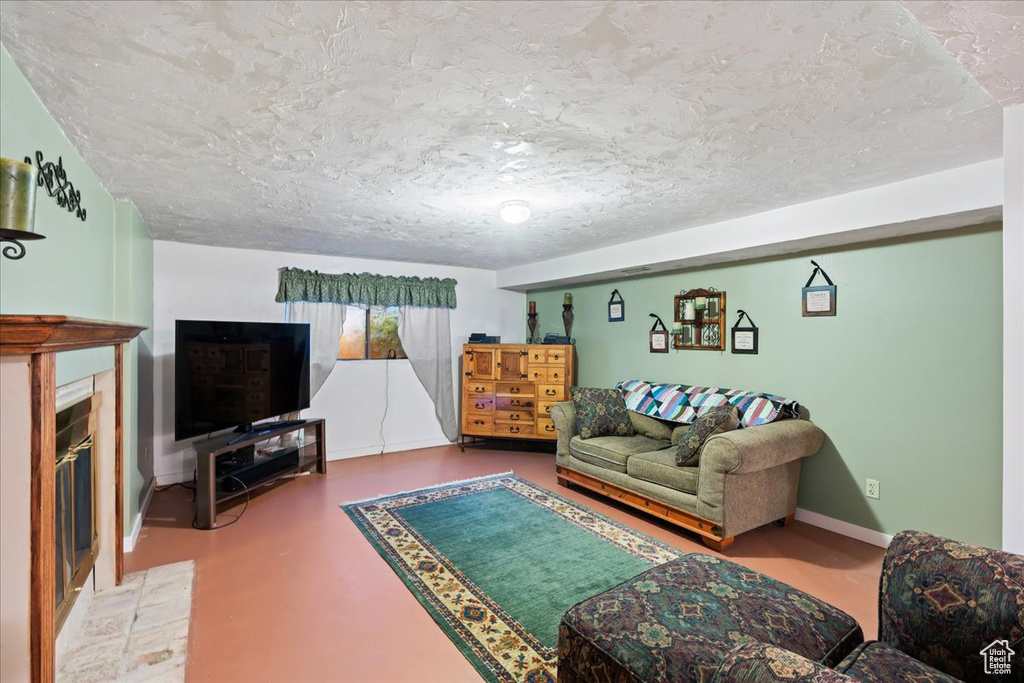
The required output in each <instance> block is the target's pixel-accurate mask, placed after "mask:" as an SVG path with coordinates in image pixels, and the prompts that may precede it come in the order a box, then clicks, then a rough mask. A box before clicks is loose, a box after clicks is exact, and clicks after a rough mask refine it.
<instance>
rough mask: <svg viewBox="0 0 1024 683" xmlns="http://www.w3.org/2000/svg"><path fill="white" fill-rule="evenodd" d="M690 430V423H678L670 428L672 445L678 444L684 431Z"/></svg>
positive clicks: (684, 434) (684, 433)
mask: <svg viewBox="0 0 1024 683" xmlns="http://www.w3.org/2000/svg"><path fill="white" fill-rule="evenodd" d="M688 431H690V425H679V426H678V427H676V428H675V429H673V430H672V445H673V446H678V445H679V442H680V441H682V440H683V437H684V436H686V433H687V432H688Z"/></svg>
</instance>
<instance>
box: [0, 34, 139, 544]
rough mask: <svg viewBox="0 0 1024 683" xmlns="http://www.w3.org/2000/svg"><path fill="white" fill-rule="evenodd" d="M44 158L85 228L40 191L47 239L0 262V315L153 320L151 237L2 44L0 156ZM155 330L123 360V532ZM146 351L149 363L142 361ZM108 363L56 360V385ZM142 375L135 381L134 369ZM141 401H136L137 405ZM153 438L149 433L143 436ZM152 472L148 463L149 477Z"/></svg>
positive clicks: (100, 356) (130, 517)
mask: <svg viewBox="0 0 1024 683" xmlns="http://www.w3.org/2000/svg"><path fill="white" fill-rule="evenodd" d="M36 150H39V151H41V152H42V153H43V158H44V161H53V162H56V161H57V158H58V157H60V158H61V159H62V161H63V166H64V169H65V171H66V172H67V176H68V179H69V180H70V181H71V182H72V183H73V184H74V186H75V189H76V190H79V191H80V192H81V193H82V206H84V207H85V209H86V211H87V217H86V220H85V221H84V222H83V221H81V220H79V219H78V218H76V217H75V215H74V214H73V213H68V212H67V211H66V210H65V209H62V208H61V207H59V206H57V203H56V200H55V199H54V198H52V197H49V196H47V195H46V193H45V191H43V190H42V189H40V191H39V193H38V194H37V197H36V222H35V225H36V231H37V232H39V233H41V234H43V235H46V239H44V240H39V241H33V242H28V243H26V244H27V253H26V255H25V257H24V258H22V259H21V260H18V261H11V260H9V259H0V313H4V314H9V313H52V314H60V315H71V316H76V317H81V318H95V319H99V320H117V321H121V322H136V323H139V324H143V325H147V326H151V325H152V321H153V240H152V238H151V237H150V235H149V230H148V229H147V228H146V224H145V222H143V220H142V217H141V216H140V215H139V213H138V211H137V210H136V209H135V207H134V206H133V205H131V203H130V202H122V201H118V202H115V201H114V199H113V198H112V197H111V196H110V193H109V192H107V190H106V189H105V188H104V187H103V185H102V183H101V182H100V181H99V178H97V177H96V175H95V174H94V173H93V172H92V170H90V169H89V167H88V166H87V165H86V163H85V161H84V160H83V159H82V157H81V156H80V155H79V154H78V152H77V151H76V150H75V149H74V147H72V145H71V143H70V142H69V141H68V139H67V138H66V137H65V135H64V132H63V131H62V130H61V128H60V126H59V125H58V124H57V122H56V121H54V119H53V117H51V116H50V114H49V112H47V111H46V108H45V107H44V106H43V104H42V102H40V100H39V98H38V97H37V96H36V94H35V92H34V91H33V90H32V88H31V86H30V85H29V84H28V82H27V81H26V80H25V78H24V76H23V75H22V74H21V72H20V71H19V70H18V67H17V65H16V64H15V63H14V60H13V59H11V56H10V55H9V54H8V53H7V50H6V49H4V48H3V47H2V46H0V156H5V157H9V158H14V159H19V160H20V159H22V158H24V157H26V156H29V157H33V158H34V157H35V152H36ZM151 348H152V333H147V335H145V336H144V337H143V338H142V339H141V340H139V341H136V342H133V344H132V347H131V348H130V349H129V352H128V353H127V354H126V356H127V360H128V366H127V367H126V387H125V388H126V390H127V393H126V395H125V406H126V407H125V412H126V417H128V418H129V421H127V422H126V423H125V424H126V440H127V442H128V443H129V444H130V447H129V448H127V449H126V453H125V460H126V462H125V497H126V499H127V501H128V504H127V506H126V509H125V531H126V532H127V531H129V530H130V528H131V524H132V523H133V522H134V518H135V515H136V514H137V513H138V510H139V502H140V496H141V491H142V490H144V488H145V486H146V484H147V482H148V477H147V476H146V472H147V468H146V460H147V458H149V460H150V463H151V459H152V447H151V445H150V446H147V444H146V443H145V434H141V435H140V433H139V432H140V421H141V423H142V426H143V427H144V426H145V424H146V420H147V416H146V415H145V406H146V405H149V406H150V409H149V415H148V428H149V434H150V435H151V434H152V409H151V408H152V399H151V397H149V394H150V393H151V392H152V353H151V352H150V351H149V349H151ZM147 353H148V356H149V360H148V366H147V361H146V354H147ZM113 366H114V353H113V350H112V349H109V348H107V349H92V350H86V351H72V352H68V353H61V354H58V355H57V383H58V385H60V384H65V383H67V382H71V381H74V380H76V379H81V378H82V377H86V376H89V375H92V374H95V373H97V372H102V371H104V370H108V369H110V368H112V367H113ZM147 367H148V372H149V376H148V377H146V376H145V375H144V374H143V376H141V377H140V374H139V371H140V368H141V369H142V370H143V372H144V373H145V370H146V368H147ZM140 399H141V400H140ZM149 438H150V439H151V436H150V437H149ZM151 471H152V465H151V464H150V465H149V467H148V472H151Z"/></svg>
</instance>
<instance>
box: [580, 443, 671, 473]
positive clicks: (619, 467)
mask: <svg viewBox="0 0 1024 683" xmlns="http://www.w3.org/2000/svg"><path fill="white" fill-rule="evenodd" d="M667 445H668V442H667V441H660V440H658V439H652V438H650V437H649V436H641V435H639V434H636V435H634V436H597V437H594V438H593V439H584V438H581V437H579V436H574V437H572V441H570V442H569V452H570V453H571V454H572V455H574V456H576V457H577V458H579V459H580V460H582V461H583V462H589V463H590V464H591V465H597V466H598V467H604V468H605V469H609V470H615V471H616V472H622V473H623V474H625V473H626V461H627V460H629V458H630V457H631V456H633V455H636V454H637V453H647V452H649V451H656V450H658V449H661V448H664V447H665V446H667Z"/></svg>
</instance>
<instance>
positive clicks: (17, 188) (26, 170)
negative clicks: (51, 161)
mask: <svg viewBox="0 0 1024 683" xmlns="http://www.w3.org/2000/svg"><path fill="white" fill-rule="evenodd" d="M38 173H39V171H38V170H37V169H36V167H35V166H32V165H31V164H25V163H22V162H20V161H15V160H14V159H7V158H0V228H2V229H4V230H17V231H19V232H33V229H34V224H35V216H36V178H37V177H38Z"/></svg>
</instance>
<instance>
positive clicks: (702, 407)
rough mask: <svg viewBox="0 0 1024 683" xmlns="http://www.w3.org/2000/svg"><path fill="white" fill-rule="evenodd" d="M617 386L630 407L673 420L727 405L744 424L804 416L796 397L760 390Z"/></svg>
mask: <svg viewBox="0 0 1024 683" xmlns="http://www.w3.org/2000/svg"><path fill="white" fill-rule="evenodd" d="M615 386H616V388H617V389H619V391H621V392H622V396H623V398H624V399H625V401H626V407H627V408H628V409H630V410H632V411H634V412H637V413H640V414H642V415H649V416H650V417H657V418H660V419H662V420H669V421H670V422H681V423H683V424H690V423H692V422H693V421H694V420H695V419H697V418H698V417H700V416H701V415H703V414H704V413H706V412H708V411H709V410H712V409H713V408H717V407H719V406H724V405H733V406H736V408H737V409H738V410H739V413H740V425H741V426H743V427H753V426H756V425H762V424H767V423H769V422H772V421H773V420H778V419H782V418H791V417H793V418H795V417H800V404H799V403H797V402H796V401H794V400H792V399H789V398H783V397H782V396H776V395H774V394H765V393H761V392H757V391H743V390H740V389H722V388H720V387H700V386H690V385H688V384H662V383H657V382H646V381H644V380H639V379H630V380H625V381H623V382H619V383H618V384H616V385H615Z"/></svg>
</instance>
